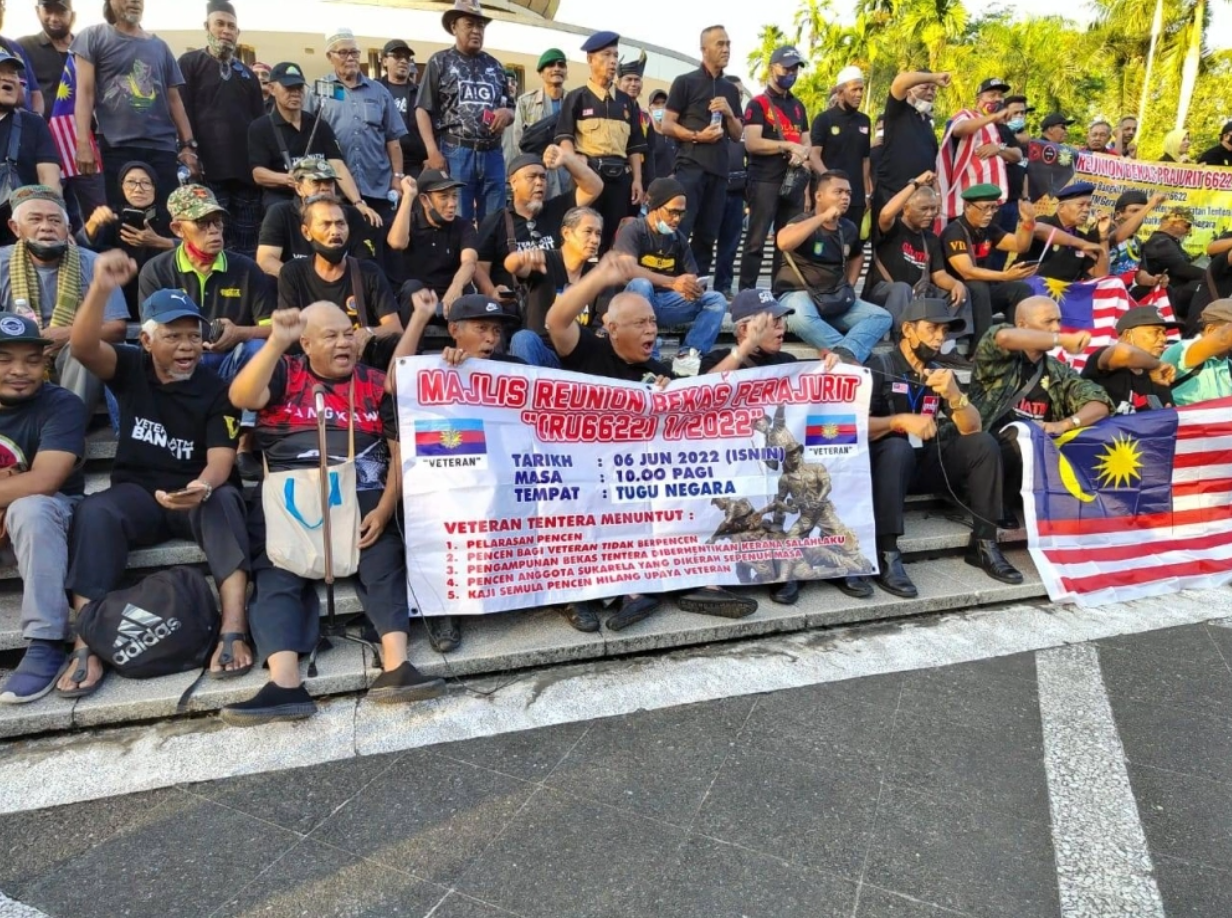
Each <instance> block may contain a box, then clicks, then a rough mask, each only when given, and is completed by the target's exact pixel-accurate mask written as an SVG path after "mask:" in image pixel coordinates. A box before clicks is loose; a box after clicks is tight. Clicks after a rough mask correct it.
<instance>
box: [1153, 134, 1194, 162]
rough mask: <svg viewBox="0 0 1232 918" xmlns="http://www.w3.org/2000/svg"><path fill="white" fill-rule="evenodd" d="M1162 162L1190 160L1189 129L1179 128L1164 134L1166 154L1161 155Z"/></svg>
mask: <svg viewBox="0 0 1232 918" xmlns="http://www.w3.org/2000/svg"><path fill="white" fill-rule="evenodd" d="M1159 161H1160V162H1161V163H1187V162H1189V131H1187V130H1185V129H1184V128H1177V129H1176V130H1174V131H1169V132H1168V133H1167V134H1165V135H1164V155H1163V156H1161V157H1159Z"/></svg>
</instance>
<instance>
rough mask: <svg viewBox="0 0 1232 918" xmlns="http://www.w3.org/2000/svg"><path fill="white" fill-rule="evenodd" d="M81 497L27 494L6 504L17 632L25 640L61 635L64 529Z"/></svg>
mask: <svg viewBox="0 0 1232 918" xmlns="http://www.w3.org/2000/svg"><path fill="white" fill-rule="evenodd" d="M80 501H81V498H80V497H66V496H65V495H63V494H53V495H51V496H50V497H48V496H47V495H45V494H32V495H30V496H29V497H19V498H18V499H17V500H15V501H13V502H12V503H11V504H9V508H8V512H7V513H6V514H5V525H6V526H7V527H8V531H9V542H10V544H11V547H10V548H9V549H7V550H6V551H5V554H6V555H8V554H12V555H13V556H15V557H16V559H17V573H18V574H20V575H21V582H22V594H21V636H22V637H24V638H25V639H26V640H27V641H36V640H37V641H64V640H67V639H68V638H69V637H71V632H70V629H69V626H68V618H69V608H68V593H67V592H66V591H65V588H64V576H65V572H66V571H67V570H68V532H69V526H70V524H71V523H72V521H73V509H74V508H75V507H76V506H77V504H78V503H79V502H80Z"/></svg>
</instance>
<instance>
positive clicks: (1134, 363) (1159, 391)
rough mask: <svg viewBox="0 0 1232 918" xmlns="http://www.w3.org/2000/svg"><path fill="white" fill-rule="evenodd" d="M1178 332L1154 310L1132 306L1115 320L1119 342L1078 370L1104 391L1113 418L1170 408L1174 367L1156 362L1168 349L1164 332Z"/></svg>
mask: <svg viewBox="0 0 1232 918" xmlns="http://www.w3.org/2000/svg"><path fill="white" fill-rule="evenodd" d="M1176 328H1180V323H1177V322H1169V321H1168V320H1167V319H1165V318H1164V317H1163V316H1162V315H1160V314H1159V310H1157V309H1156V308H1155V307H1154V306H1135V307H1134V308H1133V309H1130V310H1127V311H1126V312H1125V314H1124V315H1123V316H1121V318H1119V319H1117V324H1116V331H1117V336H1118V338H1119V339H1120V340H1118V341H1117V343H1116V344H1113V345H1110V346H1108V347H1101V348H1100V349H1099V350H1098V351H1095V352H1094V353H1093V354H1091V355H1090V357H1089V358H1088V359H1087V362H1086V366H1084V367H1083V368H1082V375H1083V377H1084V378H1085V379H1090V380H1093V381H1094V382H1097V383H1099V384H1100V385H1101V386H1103V387H1104V391H1105V392H1107V393H1108V395H1109V397H1110V398H1111V399H1112V402H1113V404H1114V405H1115V406H1116V408H1115V409H1114V410H1113V414H1136V413H1137V412H1139V411H1150V410H1151V409H1153V408H1171V407H1172V406H1173V400H1172V383H1173V382H1174V381H1175V380H1176V375H1177V374H1176V367H1174V366H1173V365H1172V364H1170V363H1164V362H1163V361H1161V360H1160V359H1159V358H1160V357H1162V356H1163V353H1164V351H1165V350H1167V348H1168V330H1169V329H1176Z"/></svg>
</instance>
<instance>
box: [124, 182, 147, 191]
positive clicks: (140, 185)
mask: <svg viewBox="0 0 1232 918" xmlns="http://www.w3.org/2000/svg"><path fill="white" fill-rule="evenodd" d="M124 187H125V188H132V189H133V190H134V191H149V190H150V189H151V188H153V187H154V183H153V182H143V181H141V180H140V179H125V180H124Z"/></svg>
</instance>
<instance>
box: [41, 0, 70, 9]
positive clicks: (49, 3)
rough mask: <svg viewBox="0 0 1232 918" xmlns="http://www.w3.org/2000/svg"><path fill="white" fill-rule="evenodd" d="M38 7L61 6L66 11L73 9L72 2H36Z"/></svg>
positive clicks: (57, 0) (60, 0)
mask: <svg viewBox="0 0 1232 918" xmlns="http://www.w3.org/2000/svg"><path fill="white" fill-rule="evenodd" d="M38 5H39V6H62V7H64V9H66V10H71V9H72V8H73V3H72V0H38Z"/></svg>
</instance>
